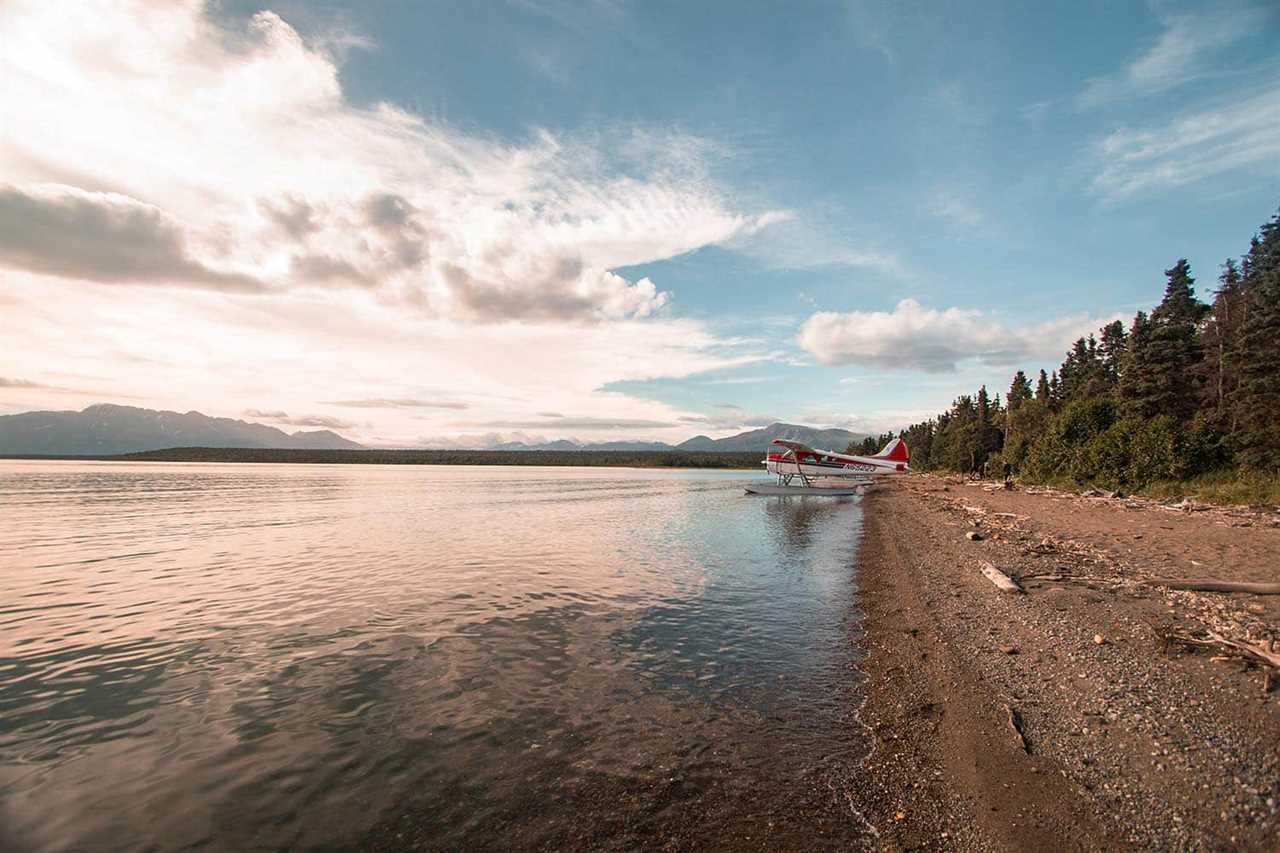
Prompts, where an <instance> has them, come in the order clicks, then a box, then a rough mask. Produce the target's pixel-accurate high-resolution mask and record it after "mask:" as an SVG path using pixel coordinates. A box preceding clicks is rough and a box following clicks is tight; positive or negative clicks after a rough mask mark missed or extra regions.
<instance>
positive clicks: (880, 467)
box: [746, 438, 911, 497]
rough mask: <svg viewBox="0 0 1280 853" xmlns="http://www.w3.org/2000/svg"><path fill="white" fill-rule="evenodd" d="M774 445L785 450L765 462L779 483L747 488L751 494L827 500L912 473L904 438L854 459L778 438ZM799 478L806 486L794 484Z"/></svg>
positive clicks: (771, 453) (857, 492)
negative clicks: (820, 482) (837, 482)
mask: <svg viewBox="0 0 1280 853" xmlns="http://www.w3.org/2000/svg"><path fill="white" fill-rule="evenodd" d="M770 444H772V445H777V446H778V447H780V448H782V449H781V450H780V451H777V452H774V451H772V450H771V451H770V452H769V454H768V457H767V458H766V459H765V460H764V467H765V470H767V471H768V472H769V473H770V474H774V475H776V476H777V478H778V480H777V482H776V483H753V484H752V485H750V486H747V487H746V488H747V494H751V495H822V496H824V497H836V496H839V495H856V494H861V493H862V492H863V491H865V490H866V489H867V487H868V486H870V485H871V484H872V483H873V482H874V481H875V478H876V477H879V476H882V475H885V474H905V473H907V472H908V471H910V470H911V468H910V467H909V465H908V463H909V462H910V459H911V455H910V454H909V453H908V452H907V444H906V442H905V441H903V440H902V439H900V438H895V439H894V440H893V441H890V442H889V443H888V444H886V445H885V446H884V449H883V450H881V451H880V452H879V453H877V454H876V455H875V456H851V455H849V454H847V453H835V452H833V451H830V450H816V449H814V448H812V447H809V446H808V445H804V444H801V443H800V442H798V441H787V440H786V439H782V438H775V439H774V440H773V441H772V442H770ZM796 477H799V478H800V482H801V483H802V485H798V486H793V485H791V481H792V480H793V479H794V478H796ZM815 479H840V480H848V481H851V482H850V485H848V486H829V485H815V484H814V482H813V481H814V480H815Z"/></svg>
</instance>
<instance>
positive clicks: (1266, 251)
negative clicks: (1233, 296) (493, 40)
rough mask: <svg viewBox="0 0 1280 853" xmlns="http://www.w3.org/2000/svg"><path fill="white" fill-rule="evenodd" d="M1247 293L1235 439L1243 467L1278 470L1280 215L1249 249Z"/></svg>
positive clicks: (1237, 356) (1238, 351)
mask: <svg viewBox="0 0 1280 853" xmlns="http://www.w3.org/2000/svg"><path fill="white" fill-rule="evenodd" d="M1242 266H1244V265H1242ZM1243 290H1244V297H1245V316H1244V319H1243V323H1242V327H1241V331H1240V336H1239V340H1238V342H1237V344H1236V346H1235V348H1234V352H1233V355H1232V360H1233V361H1234V362H1235V363H1236V364H1238V366H1239V387H1238V389H1237V390H1236V393H1235V397H1236V399H1235V404H1234V408H1235V413H1236V423H1237V424H1238V429H1237V431H1236V434H1235V435H1234V436H1233V439H1234V443H1235V444H1236V446H1237V448H1238V450H1239V455H1240V458H1241V461H1242V462H1244V464H1245V465H1247V466H1249V467H1251V468H1256V469H1264V470H1280V214H1277V215H1276V216H1275V217H1274V218H1272V220H1271V221H1270V222H1268V223H1267V224H1265V225H1263V226H1262V229H1261V231H1260V233H1259V235H1258V237H1256V238H1255V239H1254V240H1253V244H1252V246H1251V247H1250V248H1249V255H1248V265H1247V274H1246V276H1245V277H1244V279H1243Z"/></svg>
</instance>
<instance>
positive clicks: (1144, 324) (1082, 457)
mask: <svg viewBox="0 0 1280 853" xmlns="http://www.w3.org/2000/svg"><path fill="white" fill-rule="evenodd" d="M1165 277H1166V283H1165V291H1164V297H1163V299H1161V301H1160V304H1159V305H1157V306H1156V307H1155V308H1154V309H1153V310H1152V311H1151V312H1150V314H1148V313H1146V312H1143V311H1139V312H1138V313H1137V314H1136V316H1134V318H1133V321H1132V322H1131V323H1130V324H1129V326H1128V327H1127V328H1126V327H1125V325H1124V324H1123V323H1122V322H1120V321H1118V320H1117V321H1115V322H1113V323H1109V324H1107V325H1105V326H1103V327H1102V328H1101V329H1099V330H1098V334H1097V335H1092V334H1091V335H1089V336H1088V337H1084V338H1080V339H1079V340H1077V341H1076V342H1075V343H1074V344H1073V345H1072V347H1071V349H1070V351H1068V352H1067V354H1066V358H1065V359H1064V361H1063V362H1062V365H1061V366H1060V367H1059V368H1058V370H1056V371H1053V372H1052V373H1050V374H1049V375H1046V374H1045V372H1044V371H1043V370H1041V371H1040V373H1039V375H1038V377H1036V379H1035V381H1034V387H1033V382H1032V380H1031V378H1030V377H1028V376H1027V375H1026V374H1025V373H1024V372H1023V371H1021V370H1019V371H1018V372H1017V373H1015V374H1014V376H1013V380H1012V383H1011V385H1010V387H1009V392H1008V395H1007V396H1006V398H1005V400H1004V401H1003V402H1002V401H1001V399H1000V396H999V395H998V394H997V395H996V396H995V398H994V399H991V398H990V397H989V394H988V391H987V388H986V387H985V386H983V387H982V388H980V389H978V392H977V393H976V394H973V395H961V396H959V397H957V398H956V400H955V402H954V403H952V405H951V408H950V409H948V410H947V411H945V412H940V413H939V414H938V415H937V416H936V417H933V418H930V419H929V420H926V421H923V422H921V423H917V424H913V425H911V426H910V427H908V428H907V429H905V430H903V431H902V432H901V433H899V435H900V436H901V437H902V438H903V439H904V440H905V441H906V442H907V444H908V446H909V447H910V449H911V465H912V467H913V468H918V469H922V470H949V471H959V472H967V471H973V470H980V469H981V468H982V466H983V465H984V463H985V464H986V465H987V467H988V468H989V469H990V468H999V467H1002V466H1003V465H1004V463H1006V462H1007V463H1008V464H1009V465H1011V466H1012V468H1013V470H1015V471H1016V472H1018V473H1019V475H1021V476H1022V477H1023V478H1025V479H1029V480H1032V481H1037V482H1062V481H1069V482H1073V483H1077V484H1082V485H1083V484H1096V485H1104V486H1107V487H1110V488H1121V487H1124V488H1129V489H1140V488H1144V487H1147V486H1149V485H1151V484H1153V483H1157V482H1162V481H1181V480H1187V479H1189V478H1192V477H1195V476H1197V475H1202V474H1206V473H1210V472H1234V473H1241V474H1254V473H1257V474H1262V475H1267V476H1271V475H1275V474H1277V473H1280V214H1277V215H1276V216H1274V217H1273V218H1272V219H1271V220H1270V221H1269V222H1267V223H1266V224H1264V225H1263V226H1262V227H1261V228H1260V229H1259V231H1258V233H1257V234H1256V235H1255V236H1254V237H1253V239H1252V241H1251V243H1250V246H1249V250H1248V252H1246V253H1245V255H1244V256H1243V257H1242V258H1240V260H1239V261H1238V262H1237V261H1236V260H1234V259H1228V260H1227V261H1226V263H1224V264H1223V265H1222V273H1221V275H1220V276H1219V279H1218V288H1217V290H1215V291H1213V299H1212V302H1211V303H1208V304H1206V303H1204V302H1202V301H1201V300H1200V299H1198V298H1197V296H1196V292H1195V279H1194V278H1193V277H1192V275H1191V268H1190V265H1189V264H1188V263H1187V261H1186V259H1185V258H1184V259H1180V260H1178V261H1177V263H1175V264H1174V265H1173V266H1172V267H1171V268H1169V269H1167V270H1165ZM891 437H892V436H891V435H885V436H880V437H878V438H876V439H867V440H866V441H863V442H862V443H860V444H857V443H855V444H853V445H850V448H849V449H850V450H851V451H855V452H873V453H874V452H875V450H876V449H878V448H879V447H880V446H883V443H884V442H885V441H887V440H888V439H889V438H891ZM873 445H874V446H873Z"/></svg>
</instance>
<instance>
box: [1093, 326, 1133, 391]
mask: <svg viewBox="0 0 1280 853" xmlns="http://www.w3.org/2000/svg"><path fill="white" fill-rule="evenodd" d="M1100 331H1101V333H1102V341H1101V343H1100V344H1099V346H1098V350H1099V353H1100V355H1101V361H1102V373H1103V375H1104V376H1105V377H1106V378H1107V381H1108V382H1109V383H1110V384H1112V385H1115V384H1116V383H1117V382H1119V381H1120V365H1121V363H1122V361H1123V360H1124V352H1125V347H1126V345H1127V344H1128V335H1126V334H1125V331H1124V323H1122V322H1121V321H1119V320H1116V321H1114V322H1111V323H1108V324H1107V325H1105V326H1103V327H1102V329H1101V330H1100Z"/></svg>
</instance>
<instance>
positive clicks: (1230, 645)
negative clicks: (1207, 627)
mask: <svg viewBox="0 0 1280 853" xmlns="http://www.w3.org/2000/svg"><path fill="white" fill-rule="evenodd" d="M1206 634H1207V636H1204V637H1193V636H1191V635H1190V634H1181V633H1177V632H1169V633H1167V634H1166V635H1165V637H1164V639H1165V642H1169V641H1173V642H1176V643H1181V644H1183V645H1185V646H1209V647H1211V648H1219V649H1228V650H1231V651H1235V652H1238V653H1240V654H1241V655H1243V656H1244V657H1246V658H1253V659H1254V660H1257V661H1259V662H1261V663H1265V664H1268V665H1269V666H1271V667H1274V668H1276V669H1280V652H1277V651H1276V650H1275V648H1274V645H1273V643H1270V642H1265V643H1264V642H1254V641H1252V640H1232V639H1229V638H1227V637H1224V636H1222V635H1221V634H1219V633H1217V632H1216V631H1208V632H1206Z"/></svg>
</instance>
